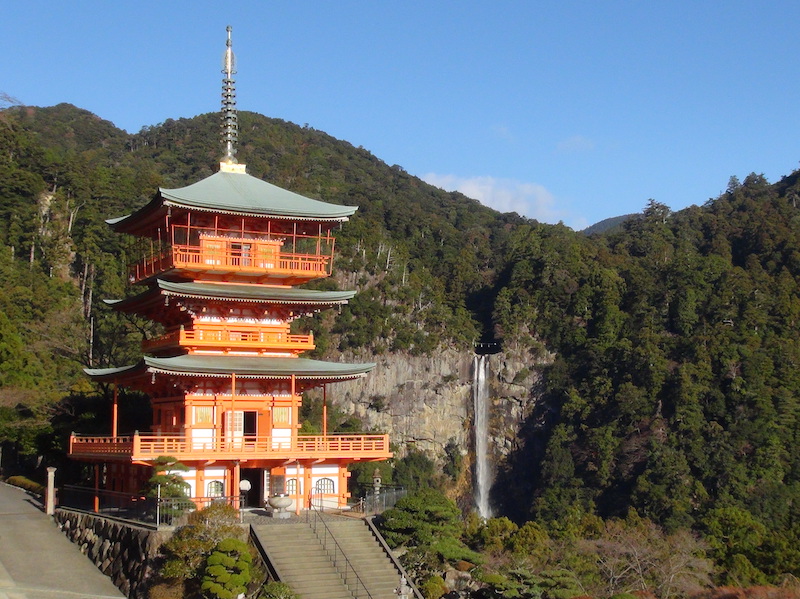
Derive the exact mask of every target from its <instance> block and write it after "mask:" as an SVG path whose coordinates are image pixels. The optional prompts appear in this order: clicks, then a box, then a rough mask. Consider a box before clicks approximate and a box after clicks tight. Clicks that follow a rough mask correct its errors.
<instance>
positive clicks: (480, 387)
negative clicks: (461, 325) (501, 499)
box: [472, 355, 492, 518]
mask: <svg viewBox="0 0 800 599" xmlns="http://www.w3.org/2000/svg"><path fill="white" fill-rule="evenodd" d="M473 372H474V380H473V383H472V399H473V403H474V409H475V505H476V507H477V508H478V515H479V516H480V517H481V518H491V517H492V508H491V507H489V487H490V486H491V484H492V481H491V473H490V472H489V450H488V441H489V383H488V381H487V379H488V376H487V375H488V374H489V359H488V357H487V356H478V355H476V356H475V358H474V360H473Z"/></svg>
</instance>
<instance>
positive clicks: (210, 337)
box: [142, 325, 316, 353]
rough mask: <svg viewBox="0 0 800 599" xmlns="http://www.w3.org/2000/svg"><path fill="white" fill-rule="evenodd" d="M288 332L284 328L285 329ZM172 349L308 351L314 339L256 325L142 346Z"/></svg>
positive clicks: (179, 335) (173, 335) (210, 329)
mask: <svg viewBox="0 0 800 599" xmlns="http://www.w3.org/2000/svg"><path fill="white" fill-rule="evenodd" d="M287 328H288V327H287ZM174 347H186V348H189V349H190V350H192V349H217V350H222V351H228V350H240V351H242V350H243V351H247V350H249V351H253V352H263V351H289V352H293V353H298V352H303V351H310V350H312V349H314V348H315V347H316V345H314V335H292V334H289V333H284V332H278V331H275V330H274V328H273V329H272V330H269V329H267V328H265V327H259V326H257V325H249V326H248V325H242V326H230V325H223V326H202V327H200V326H196V328H194V329H188V330H187V329H183V328H181V329H179V330H175V331H170V332H169V333H167V334H165V335H161V336H160V337H156V338H153V339H147V340H145V341H143V342H142V349H143V350H144V351H145V352H156V351H159V350H163V349H169V348H174Z"/></svg>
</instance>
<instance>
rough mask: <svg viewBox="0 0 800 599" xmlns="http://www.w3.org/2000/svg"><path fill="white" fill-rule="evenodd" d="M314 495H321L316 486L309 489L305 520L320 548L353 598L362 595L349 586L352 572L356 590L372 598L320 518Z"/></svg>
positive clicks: (319, 510) (328, 528)
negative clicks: (320, 545)
mask: <svg viewBox="0 0 800 599" xmlns="http://www.w3.org/2000/svg"><path fill="white" fill-rule="evenodd" d="M315 491H316V493H315ZM314 495H322V492H321V491H320V490H319V488H318V487H312V489H311V493H310V496H309V502H308V503H309V507H308V510H306V522H307V523H308V524H309V525H310V526H311V530H312V531H313V532H314V534H315V535H316V537H317V539H319V542H320V543H321V544H322V548H323V549H324V550H325V552H326V553H327V554H328V557H329V558H330V559H331V561H332V562H333V567H334V568H336V571H337V572H338V573H339V575H342V574H343V576H342V578H343V580H344V584H345V586H346V587H347V590H348V591H350V594H351V595H353V597H354V598H355V599H359V597H361V598H362V599H363V597H364V596H363V595H359V594H358V593H357V592H356V591H354V590H353V589H352V588H351V584H352V583H351V582H350V580H349V575H351V574H352V576H354V577H355V581H354V582H355V586H356V590H363V592H364V593H366V597H368V598H369V599H373V597H372V593H370V592H369V589H368V588H367V585H365V584H364V581H363V580H361V577H360V576H359V575H358V572H356V569H355V568H354V567H353V564H351V563H350V560H349V559H347V555H346V554H345V552H344V550H343V549H342V546H341V545H339V542H338V541H337V540H336V537H335V536H334V535H333V532H332V531H331V529H330V527H329V526H328V525H327V524H326V523H325V520H324V519H323V518H322V513H323V510H322V509H320V508H322V504H321V503H320V508H317V506H315V505H314ZM318 524H322V527H321V530H322V536H320V532H319V530H318ZM328 539H330V540H331V541H333V553H331V551H330V550H329V549H328ZM337 559H338V560H343V561H344V564H343V565H344V572H342V568H340V566H339V563H337Z"/></svg>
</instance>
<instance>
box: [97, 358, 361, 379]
mask: <svg viewBox="0 0 800 599" xmlns="http://www.w3.org/2000/svg"><path fill="white" fill-rule="evenodd" d="M373 368H375V364H374V363H367V364H343V363H340V362H323V361H322V360H309V359H306V358H269V357H255V356H253V357H250V356H231V355H197V354H187V355H183V356H175V357H172V358H151V357H149V356H145V357H144V358H142V360H141V361H139V362H138V363H137V364H132V365H131V366H123V367H121V368H100V369H94V368H86V369H84V371H85V372H86V374H88V375H89V376H90V377H92V378H93V379H95V380H98V381H112V380H114V379H115V378H128V377H130V376H136V375H140V374H146V373H164V374H173V375H186V376H202V377H207V376H213V377H229V376H231V375H232V374H233V373H236V376H237V377H241V378H272V379H286V378H290V377H291V376H292V375H293V374H294V375H295V378H297V379H298V380H304V379H306V380H319V379H323V380H347V379H354V378H359V377H361V376H364V375H365V374H367V373H368V372H369V371H370V370H372V369H373Z"/></svg>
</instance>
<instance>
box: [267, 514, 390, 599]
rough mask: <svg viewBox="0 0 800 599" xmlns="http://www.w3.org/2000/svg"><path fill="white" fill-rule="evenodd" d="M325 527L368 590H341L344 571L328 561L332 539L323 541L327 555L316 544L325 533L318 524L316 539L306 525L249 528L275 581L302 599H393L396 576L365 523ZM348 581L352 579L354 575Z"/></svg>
mask: <svg viewBox="0 0 800 599" xmlns="http://www.w3.org/2000/svg"><path fill="white" fill-rule="evenodd" d="M325 525H326V526H327V531H330V532H331V533H332V535H333V537H334V538H335V539H336V543H338V546H339V548H341V550H342V552H343V553H344V554H345V556H346V557H347V561H348V562H349V563H350V565H352V567H353V569H354V570H355V572H356V573H357V574H358V577H359V578H360V579H361V582H362V583H363V584H364V586H365V587H366V590H365V589H364V588H363V587H361V585H359V584H354V583H352V582H351V584H350V588H348V586H347V585H345V582H344V580H345V576H346V574H345V572H344V570H345V568H346V566H345V565H344V564H343V560H342V559H341V557H339V559H338V560H337V561H338V569H337V567H335V566H334V563H333V559H332V557H331V556H332V554H333V553H335V552H336V550H335V549H334V548H333V545H332V541H331V540H330V538H327V539H326V544H327V545H328V551H326V550H325V549H324V547H323V544H322V542H321V541H320V538H325V537H326V535H327V532H326V529H325V528H324V527H322V524H321V523H320V522H318V523H317V530H318V533H319V536H318V535H317V534H315V533H314V531H313V529H312V527H311V526H310V525H309V524H307V523H305V522H293V523H281V524H260V525H257V524H253V525H252V526H251V528H252V531H253V535H254V536H255V537H256V539H257V541H258V543H259V544H260V545H261V547H262V549H263V553H264V554H265V555H264V558H265V559H266V560H267V561H268V562H269V563H270V564H271V566H272V568H273V570H274V571H275V573H276V575H277V576H278V578H279V579H280V580H281V582H285V583H286V584H288V585H289V586H290V587H292V589H293V590H294V591H295V593H297V594H298V595H299V596H300V597H301V599H354V598H355V599H370V597H371V598H372V599H396V598H397V595H396V594H395V592H394V589H396V588H397V586H398V585H399V582H400V572H399V571H398V570H397V569H396V568H395V566H394V564H393V563H392V561H391V560H390V559H389V556H388V555H387V554H386V552H385V551H384V548H383V546H382V545H381V544H380V543H379V541H378V540H377V539H376V538H375V536H373V534H372V532H371V530H370V528H369V527H368V525H367V524H366V522H365V521H364V520H360V519H353V518H338V519H328V518H326V520H325ZM321 527H322V528H321ZM348 578H349V579H350V580H351V581H352V580H353V579H354V577H353V576H352V573H351V574H350V575H349V576H348ZM351 589H352V590H351Z"/></svg>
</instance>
